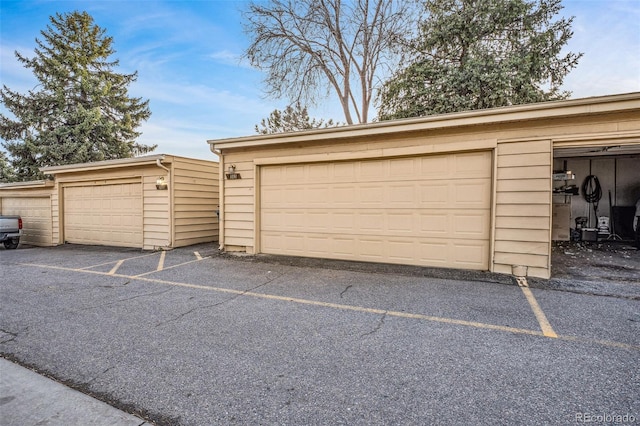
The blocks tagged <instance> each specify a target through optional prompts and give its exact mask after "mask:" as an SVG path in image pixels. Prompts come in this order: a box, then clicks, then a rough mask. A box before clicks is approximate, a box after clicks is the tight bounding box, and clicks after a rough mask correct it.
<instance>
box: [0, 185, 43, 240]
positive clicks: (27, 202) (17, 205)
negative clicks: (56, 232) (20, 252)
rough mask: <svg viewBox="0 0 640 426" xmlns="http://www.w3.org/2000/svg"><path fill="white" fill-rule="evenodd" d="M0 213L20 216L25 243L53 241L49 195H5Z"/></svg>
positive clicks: (22, 238)
mask: <svg viewBox="0 0 640 426" xmlns="http://www.w3.org/2000/svg"><path fill="white" fill-rule="evenodd" d="M2 214H4V215H18V216H20V217H22V226H23V229H22V237H21V239H20V241H22V242H23V243H26V244H34V245H50V244H52V242H53V223H52V216H51V215H52V213H51V197H49V196H46V197H6V198H3V199H2Z"/></svg>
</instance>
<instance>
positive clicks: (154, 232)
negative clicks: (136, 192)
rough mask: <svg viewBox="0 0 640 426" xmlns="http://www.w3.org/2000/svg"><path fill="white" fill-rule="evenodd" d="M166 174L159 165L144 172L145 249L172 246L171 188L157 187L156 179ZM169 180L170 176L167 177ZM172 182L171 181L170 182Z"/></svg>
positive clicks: (143, 215) (143, 216)
mask: <svg viewBox="0 0 640 426" xmlns="http://www.w3.org/2000/svg"><path fill="white" fill-rule="evenodd" d="M160 176H166V172H165V171H164V170H162V169H160V168H158V167H154V168H152V169H151V170H149V171H147V172H146V173H144V175H143V177H142V183H143V195H144V197H143V214H142V223H143V235H144V244H143V248H144V249H145V250H154V249H158V248H164V247H171V228H170V226H169V208H170V204H171V202H170V196H169V190H158V189H156V180H157V179H158V178H159V177H160ZM165 179H167V180H168V178H166V177H165ZM169 184H170V183H169Z"/></svg>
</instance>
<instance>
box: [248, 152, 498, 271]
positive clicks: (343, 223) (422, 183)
mask: <svg viewBox="0 0 640 426" xmlns="http://www.w3.org/2000/svg"><path fill="white" fill-rule="evenodd" d="M491 171H492V155H491V152H477V153H460V154H448V155H433V156H421V157H410V158H397V159H384V160H371V161H345V162H332V163H312V164H294V165H277V166H263V167H261V171H260V179H261V181H260V206H261V209H260V238H261V240H260V241H261V245H260V247H261V251H262V252H263V253H272V254H285V255H297V256H309V257H322V258H334V259H349V260H361V261H375V262H387V263H401V264H412V265H423V266H437V267H452V268H464V269H479V270H487V269H489V239H490V232H489V230H490V220H491V219H490V217H491V214H490V211H491V181H492V179H491V176H492V173H491Z"/></svg>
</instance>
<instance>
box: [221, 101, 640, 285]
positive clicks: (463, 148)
mask: <svg viewBox="0 0 640 426" xmlns="http://www.w3.org/2000/svg"><path fill="white" fill-rule="evenodd" d="M636 98H637V97H636ZM636 98H634V99H632V100H630V99H623V100H620V101H619V102H620V103H619V105H620V110H615V111H612V110H605V107H604V106H602V105H605V104H606V102H603V104H602V105H600V104H595V103H594V104H593V105H591V104H589V105H586V106H580V105H579V106H577V107H574V106H573V104H571V102H569V103H568V104H567V105H568V106H567V107H566V108H565V107H564V106H562V107H561V108H557V109H554V108H549V110H548V112H545V113H544V114H546V115H543V114H542V113H540V114H538V113H536V112H535V111H541V109H540V110H537V109H536V108H538V107H537V106H532V107H531V111H533V112H531V111H523V112H522V113H520V112H518V111H520V110H521V109H526V108H528V107H513V108H511V109H510V110H513V111H516V113H514V114H515V115H514V117H513V119H511V118H510V119H509V120H504V121H501V122H487V123H482V122H480V121H481V119H478V118H476V117H475V116H474V115H475V114H477V116H478V117H482V116H483V114H489V113H486V112H474V113H468V114H467V115H465V114H462V115H461V117H463V119H460V120H457V121H456V125H455V126H454V125H447V121H448V120H449V119H445V118H442V119H440V121H442V122H443V123H444V124H443V125H440V124H434V123H437V121H438V120H436V121H433V120H431V119H428V118H427V119H425V120H424V122H421V121H418V120H416V121H408V122H407V123H409V124H404V123H405V122H403V121H402V122H401V121H398V122H397V124H396V123H393V124H392V125H389V126H388V127H385V124H384V123H379V124H375V125H371V126H370V127H369V128H367V127H359V126H354V127H347V128H345V129H343V130H326V131H319V132H312V133H309V134H308V137H307V134H299V136H298V135H293V136H277V135H276V136H273V137H272V138H271V139H269V138H266V137H265V138H261V137H256V138H243V139H242V140H237V141H236V140H226V141H221V143H220V144H216V143H215V141H214V144H215V145H216V148H217V149H219V150H221V153H222V160H221V161H222V164H223V167H226V166H225V165H227V164H234V165H235V166H236V171H238V172H239V173H240V174H241V175H242V179H241V180H226V179H223V185H224V191H223V193H224V197H223V200H222V201H223V204H224V224H223V225H224V230H223V232H222V234H223V241H221V243H222V244H223V245H224V247H225V249H228V250H246V251H247V252H254V251H256V250H257V249H258V248H259V247H260V241H259V234H260V232H259V230H260V229H259V218H260V214H261V212H260V196H259V195H260V194H256V191H259V189H260V182H259V179H258V181H256V176H257V175H258V171H259V169H260V168H261V167H266V166H269V165H279V164H280V165H282V164H296V163H298V164H305V163H319V162H335V161H361V160H365V159H366V160H375V159H382V158H399V157H412V156H421V155H436V154H446V153H451V152H470V151H482V150H494V161H495V165H494V174H493V181H492V184H493V185H492V190H493V195H494V197H493V199H492V209H491V223H492V229H491V241H490V246H491V252H490V263H489V269H490V270H492V271H495V272H501V273H508V274H510V273H511V272H512V266H513V265H517V266H527V267H528V275H530V276H536V277H545V278H546V277H549V276H550V255H551V253H550V247H551V242H550V239H551V202H552V196H551V185H552V182H551V172H552V156H553V153H552V147H553V146H558V145H559V144H560V145H561V144H564V145H562V146H567V145H566V144H567V143H569V144H573V145H571V146H580V144H581V143H582V141H585V140H591V139H593V138H599V139H601V140H616V138H635V139H636V140H637V139H638V136H639V135H640V120H639V119H638V114H637V111H638V99H636ZM615 102H618V101H617V100H616V101H615ZM587 103H588V102H587ZM629 105H633V107H632V108H633V109H631V110H625V108H629ZM601 108H602V112H600V111H601ZM607 108H608V107H607ZM531 114H537V115H536V117H535V118H531ZM574 114H575V115H574ZM443 117H445V116H443ZM452 121H455V120H452ZM396 126H397V127H396ZM396 129H400V130H397V131H396ZM365 130H366V131H365Z"/></svg>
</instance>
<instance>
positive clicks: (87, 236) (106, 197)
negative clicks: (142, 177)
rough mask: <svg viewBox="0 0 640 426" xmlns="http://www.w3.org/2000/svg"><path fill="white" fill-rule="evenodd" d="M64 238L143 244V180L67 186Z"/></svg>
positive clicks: (109, 243) (71, 240)
mask: <svg viewBox="0 0 640 426" xmlns="http://www.w3.org/2000/svg"><path fill="white" fill-rule="evenodd" d="M64 240H65V241H66V242H69V243H75V244H98V245H108V246H121V247H142V184H141V183H139V182H137V183H118V184H111V185H91V186H71V187H65V188H64Z"/></svg>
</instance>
